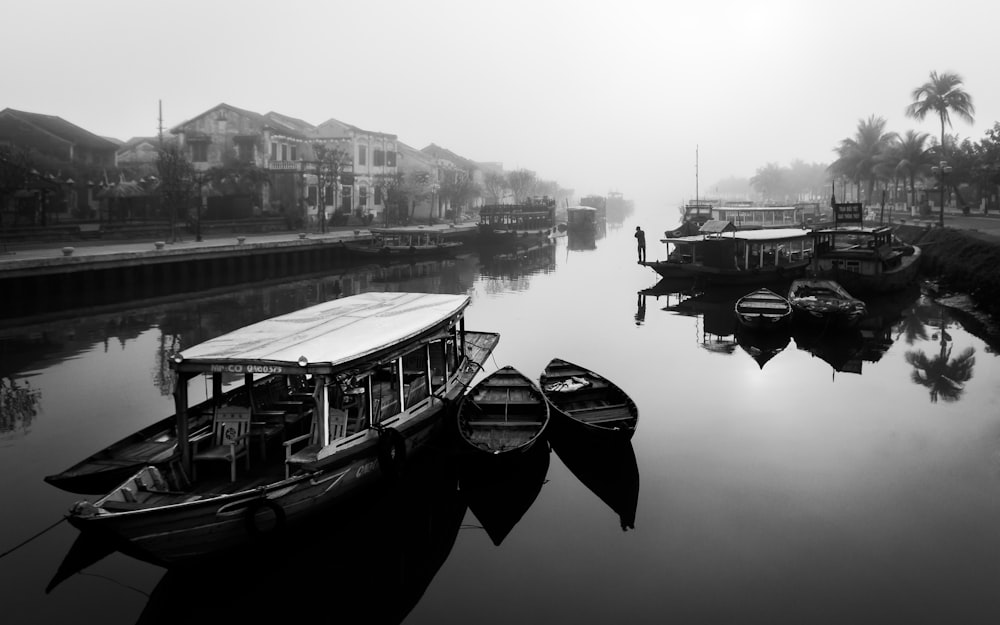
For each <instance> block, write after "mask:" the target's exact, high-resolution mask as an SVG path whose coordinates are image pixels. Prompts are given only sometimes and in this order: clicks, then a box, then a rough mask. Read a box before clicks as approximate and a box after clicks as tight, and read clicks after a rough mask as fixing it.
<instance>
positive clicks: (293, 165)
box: [267, 161, 301, 171]
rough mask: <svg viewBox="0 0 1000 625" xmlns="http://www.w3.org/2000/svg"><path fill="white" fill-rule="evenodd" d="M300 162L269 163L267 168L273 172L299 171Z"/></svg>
mask: <svg viewBox="0 0 1000 625" xmlns="http://www.w3.org/2000/svg"><path fill="white" fill-rule="evenodd" d="M300 164H301V163H300V162H299V161H268V162H267V168H268V169H269V170H271V171H299V169H300V167H299V166H300Z"/></svg>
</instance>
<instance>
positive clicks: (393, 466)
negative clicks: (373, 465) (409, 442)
mask: <svg viewBox="0 0 1000 625" xmlns="http://www.w3.org/2000/svg"><path fill="white" fill-rule="evenodd" d="M405 460H406V439H404V438H403V435H402V434H400V433H399V430H396V429H395V428H385V429H384V430H382V431H381V432H380V433H379V437H378V465H379V468H380V469H381V470H382V475H384V476H385V477H389V478H395V477H398V476H399V474H400V473H402V471H403V462H404V461H405Z"/></svg>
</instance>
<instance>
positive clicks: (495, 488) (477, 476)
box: [458, 437, 550, 546]
mask: <svg viewBox="0 0 1000 625" xmlns="http://www.w3.org/2000/svg"><path fill="white" fill-rule="evenodd" d="M549 457H550V448H549V442H548V440H547V439H546V438H544V437H543V438H542V440H540V441H538V443H537V444H535V445H532V446H531V447H530V448H529V449H528V450H527V451H526V452H525V453H521V454H516V455H513V456H510V457H509V458H505V459H504V460H503V461H502V462H489V461H484V460H483V458H482V457H481V456H479V455H474V454H473V455H467V456H464V457H461V459H460V461H459V463H458V465H459V468H458V488H459V490H460V491H461V494H462V498H463V499H464V501H465V504H466V505H467V506H468V508H469V511H470V512H472V514H474V515H475V517H476V520H478V521H479V524H480V525H482V527H483V529H484V530H485V531H486V534H487V535H488V536H489V538H490V540H491V541H493V544H494V545H496V546H500V543H502V542H503V541H504V539H505V538H507V536H508V535H509V534H510V532H511V530H513V529H514V526H515V525H517V523H518V522H519V521H520V520H521V519H522V518H523V517H524V515H525V513H527V511H528V509H529V508H531V505H532V504H533V503H534V502H535V499H537V498H538V493H540V492H541V490H542V485H543V484H545V476H546V475H547V473H548V470H549ZM487 460H489V459H487Z"/></svg>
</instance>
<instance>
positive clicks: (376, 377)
mask: <svg viewBox="0 0 1000 625" xmlns="http://www.w3.org/2000/svg"><path fill="white" fill-rule="evenodd" d="M398 364H399V362H398V361H396V360H394V361H392V362H389V363H385V364H383V365H380V366H378V367H377V368H376V369H375V370H374V371H373V372H372V376H371V380H372V405H373V406H375V407H376V410H375V411H374V412H373V416H374V423H381V422H382V421H384V420H385V419H386V418H387V417H391V416H392V415H394V414H396V413H398V412H400V406H399V367H398Z"/></svg>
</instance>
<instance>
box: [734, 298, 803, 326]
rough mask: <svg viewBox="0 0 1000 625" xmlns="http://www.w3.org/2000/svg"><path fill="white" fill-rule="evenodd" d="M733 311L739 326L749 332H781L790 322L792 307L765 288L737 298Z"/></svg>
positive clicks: (785, 300)
mask: <svg viewBox="0 0 1000 625" xmlns="http://www.w3.org/2000/svg"><path fill="white" fill-rule="evenodd" d="M734 309H735V312H736V319H737V320H738V321H739V322H740V325H741V326H743V327H745V328H748V329H750V330H760V331H768V332H769V331H776V330H781V329H784V328H787V327H788V324H789V323H790V322H791V320H792V305H791V304H789V303H788V300H787V299H785V298H784V297H782V296H781V295H778V294H777V293H775V292H774V291H772V290H771V289H767V288H760V289H757V290H756V291H752V292H750V293H747V294H746V295H744V296H743V297H741V298H739V299H738V300H736V305H735V307H734Z"/></svg>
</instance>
